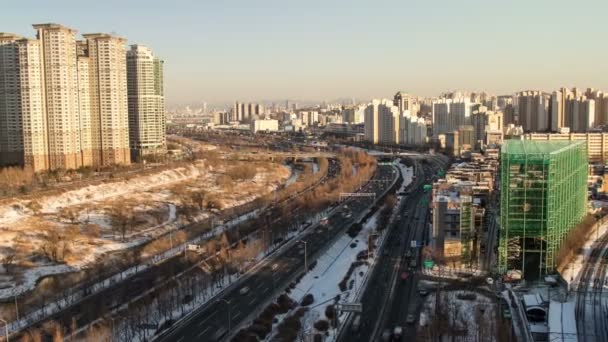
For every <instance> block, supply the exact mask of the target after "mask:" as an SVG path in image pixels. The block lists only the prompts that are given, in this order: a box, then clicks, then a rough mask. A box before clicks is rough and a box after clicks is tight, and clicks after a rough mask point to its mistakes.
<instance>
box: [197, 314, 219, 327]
mask: <svg viewBox="0 0 608 342" xmlns="http://www.w3.org/2000/svg"><path fill="white" fill-rule="evenodd" d="M216 313H217V311H214V312H213V314H211V315H209V316H207V318H205V319H204V320H202V321H201V322H200V323H198V325H203V324H205V322H207V321H208V320H209V318H211V317H213V316H215V314H216Z"/></svg>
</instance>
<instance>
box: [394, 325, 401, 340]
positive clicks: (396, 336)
mask: <svg viewBox="0 0 608 342" xmlns="http://www.w3.org/2000/svg"><path fill="white" fill-rule="evenodd" d="M401 335H403V328H402V327H400V326H396V327H395V329H393V341H401Z"/></svg>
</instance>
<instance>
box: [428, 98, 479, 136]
mask: <svg viewBox="0 0 608 342" xmlns="http://www.w3.org/2000/svg"><path fill="white" fill-rule="evenodd" d="M471 106H472V104H471V101H470V100H469V99H468V98H456V99H445V98H443V99H440V100H437V101H435V102H433V136H434V137H435V138H436V137H437V136H438V135H439V134H445V133H449V132H453V131H455V130H458V127H460V126H462V125H470V123H471Z"/></svg>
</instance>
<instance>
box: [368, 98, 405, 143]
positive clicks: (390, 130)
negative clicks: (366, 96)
mask: <svg viewBox="0 0 608 342" xmlns="http://www.w3.org/2000/svg"><path fill="white" fill-rule="evenodd" d="M364 125H365V127H364V135H365V140H367V141H369V142H372V143H374V144H399V143H400V138H402V137H403V133H402V132H401V130H402V129H403V123H402V116H401V115H400V113H399V108H397V107H396V106H394V105H393V103H392V101H388V100H373V101H372V102H371V103H370V104H369V105H368V106H367V108H365V123H364Z"/></svg>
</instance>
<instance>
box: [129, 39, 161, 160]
mask: <svg viewBox="0 0 608 342" xmlns="http://www.w3.org/2000/svg"><path fill="white" fill-rule="evenodd" d="M127 75H128V77H127V89H128V100H129V145H130V147H131V157H132V158H140V157H143V156H146V155H151V154H158V153H164V152H165V151H166V146H167V144H166V137H165V133H166V126H165V121H166V120H165V97H164V88H163V61H162V60H161V59H159V58H157V57H156V56H154V54H153V53H152V50H150V49H149V48H147V47H145V46H142V45H133V46H131V49H130V50H129V51H128V52H127Z"/></svg>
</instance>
